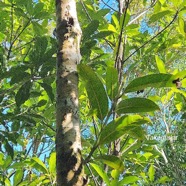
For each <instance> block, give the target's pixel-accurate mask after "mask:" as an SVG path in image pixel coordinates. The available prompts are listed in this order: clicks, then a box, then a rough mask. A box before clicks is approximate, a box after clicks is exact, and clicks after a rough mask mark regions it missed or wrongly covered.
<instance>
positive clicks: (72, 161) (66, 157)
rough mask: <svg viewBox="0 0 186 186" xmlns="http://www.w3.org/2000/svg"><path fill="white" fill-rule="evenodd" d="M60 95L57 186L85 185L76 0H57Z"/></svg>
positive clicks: (58, 103) (58, 89)
mask: <svg viewBox="0 0 186 186" xmlns="http://www.w3.org/2000/svg"><path fill="white" fill-rule="evenodd" d="M56 17H57V24H56V37H57V40H58V51H57V80H56V86H57V95H56V96H57V98H56V122H57V123H56V125H57V126H56V167H57V185H58V186H82V185H85V182H86V180H85V179H84V178H83V176H84V175H83V166H82V156H81V148H82V147H81V134H80V126H79V124H80V122H79V115H78V74H77V64H78V63H79V62H80V59H81V55H80V47H79V45H80V39H81V28H80V26H79V22H78V19H77V13H76V2H75V0H56Z"/></svg>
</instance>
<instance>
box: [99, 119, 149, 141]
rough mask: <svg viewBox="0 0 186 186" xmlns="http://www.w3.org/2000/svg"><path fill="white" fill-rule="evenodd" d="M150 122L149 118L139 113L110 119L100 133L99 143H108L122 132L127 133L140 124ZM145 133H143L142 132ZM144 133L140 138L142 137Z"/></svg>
mask: <svg viewBox="0 0 186 186" xmlns="http://www.w3.org/2000/svg"><path fill="white" fill-rule="evenodd" d="M144 123H150V120H149V118H147V117H142V116H140V115H125V116H122V117H120V118H117V119H115V120H113V121H111V122H110V123H109V124H108V125H106V126H105V127H104V128H103V130H102V131H101V133H100V138H99V144H105V143H110V142H112V141H114V140H116V139H118V138H119V137H121V136H123V135H124V134H129V133H130V132H132V130H134V129H136V128H137V129H138V130H139V128H140V125H141V124H144ZM144 134H145V133H144ZM144 134H142V136H140V138H141V139H142V138H144Z"/></svg>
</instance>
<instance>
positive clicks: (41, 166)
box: [31, 157, 47, 173]
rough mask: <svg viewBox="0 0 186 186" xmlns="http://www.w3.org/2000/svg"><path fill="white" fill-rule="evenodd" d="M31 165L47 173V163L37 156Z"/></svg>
mask: <svg viewBox="0 0 186 186" xmlns="http://www.w3.org/2000/svg"><path fill="white" fill-rule="evenodd" d="M31 166H32V167H33V168H36V169H37V170H40V171H41V172H43V173H47V168H46V166H45V164H44V163H43V162H42V161H41V160H40V159H39V158H37V157H33V158H32V164H31Z"/></svg>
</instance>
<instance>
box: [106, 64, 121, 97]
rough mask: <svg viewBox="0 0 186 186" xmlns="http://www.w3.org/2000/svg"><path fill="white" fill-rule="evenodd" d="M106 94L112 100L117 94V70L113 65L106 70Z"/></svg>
mask: <svg viewBox="0 0 186 186" xmlns="http://www.w3.org/2000/svg"><path fill="white" fill-rule="evenodd" d="M106 88H107V94H108V96H109V98H110V99H111V100H114V99H115V98H116V96H117V94H118V88H119V84H118V72H117V70H116V69H115V68H114V67H107V72H106Z"/></svg>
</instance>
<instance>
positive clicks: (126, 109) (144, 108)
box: [116, 98, 159, 114]
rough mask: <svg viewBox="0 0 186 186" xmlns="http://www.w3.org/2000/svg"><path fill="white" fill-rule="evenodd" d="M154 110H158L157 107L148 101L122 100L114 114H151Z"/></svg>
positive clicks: (140, 99)
mask: <svg viewBox="0 0 186 186" xmlns="http://www.w3.org/2000/svg"><path fill="white" fill-rule="evenodd" d="M155 110H159V107H158V105H156V104H155V103H154V102H153V101H151V100H150V99H146V98H129V99H124V100H122V101H121V102H120V103H119V104H118V106H117V108H116V112H117V113H118V114H124V113H140V112H151V111H155Z"/></svg>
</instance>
